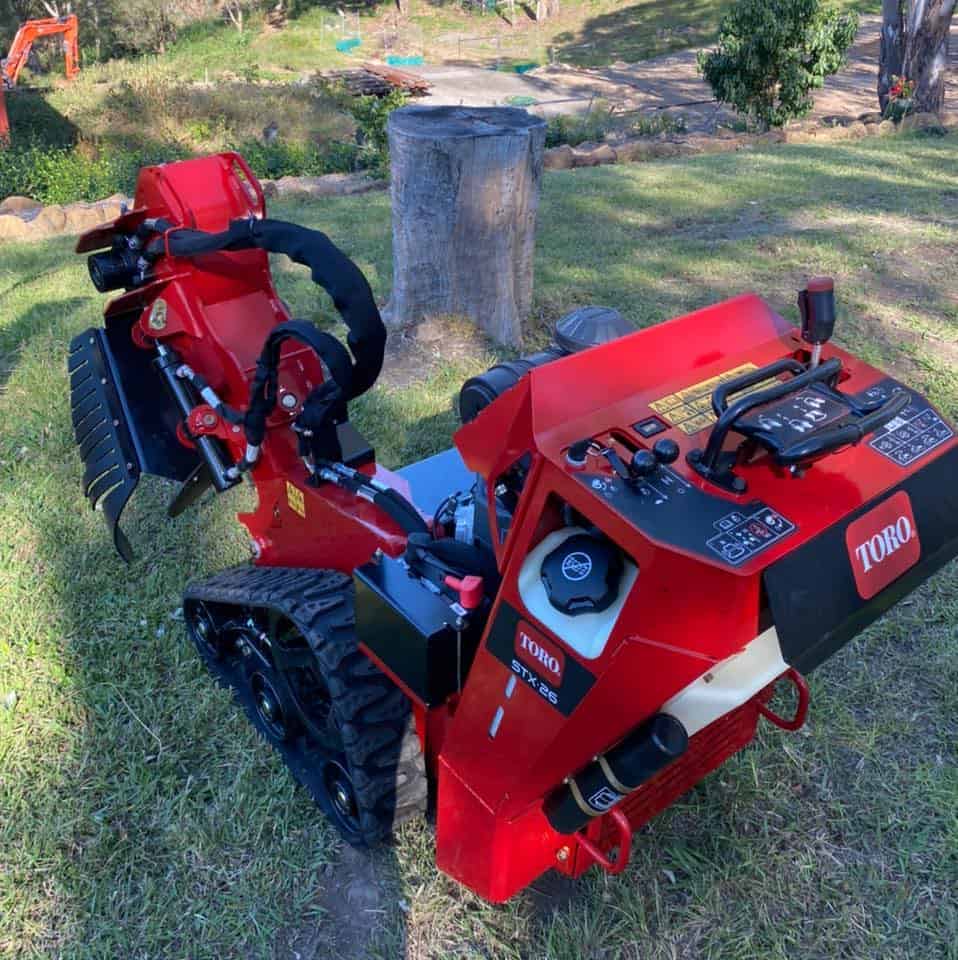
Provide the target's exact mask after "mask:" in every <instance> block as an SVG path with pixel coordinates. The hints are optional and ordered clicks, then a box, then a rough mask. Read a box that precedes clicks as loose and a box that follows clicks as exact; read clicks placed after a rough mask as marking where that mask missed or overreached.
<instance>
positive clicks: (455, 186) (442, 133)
mask: <svg viewBox="0 0 958 960" xmlns="http://www.w3.org/2000/svg"><path fill="white" fill-rule="evenodd" d="M388 134H389V153H390V157H391V166H392V186H391V189H392V221H393V292H392V299H391V301H390V305H389V308H388V310H387V316H388V319H389V322H390V324H393V325H396V326H403V325H406V324H409V323H417V322H418V321H420V320H422V319H423V318H424V317H428V316H436V315H441V314H455V315H459V316H467V317H470V318H472V319H473V320H475V321H476V323H477V324H478V325H479V327H480V328H481V329H482V330H483V331H485V332H486V333H487V334H488V335H489V336H490V337H492V339H493V340H495V341H496V342H498V343H503V344H508V345H510V346H518V345H519V344H520V342H521V339H522V321H523V320H524V319H525V318H526V317H527V316H528V314H529V310H530V307H531V305H532V271H533V254H534V246H535V225H536V211H537V208H538V205H539V181H540V180H541V178H542V157H543V149H544V146H545V134H546V125H545V122H544V121H543V120H541V119H539V118H538V117H533V116H532V115H531V114H529V113H527V112H526V111H525V110H519V109H517V108H515V107H424V106H411V107H403V108H402V109H400V110H395V111H394V112H393V113H392V114H391V116H390V117H389V124H388Z"/></svg>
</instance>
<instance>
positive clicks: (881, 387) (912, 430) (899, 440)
mask: <svg viewBox="0 0 958 960" xmlns="http://www.w3.org/2000/svg"><path fill="white" fill-rule="evenodd" d="M899 386H902V385H901V384H899V383H898V382H897V381H896V380H892V379H891V378H889V379H887V380H883V381H882V382H881V383H878V384H876V385H875V386H874V387H871V388H870V389H869V390H866V391H865V392H864V393H863V394H861V397H860V398H861V399H865V400H878V399H881V398H882V397H887V396H889V395H890V394H891V391H892V389H894V388H895V387H899ZM906 389H907V388H906ZM908 393H909V394H910V395H911V403H909V404H908V406H907V407H905V409H904V410H903V411H902V412H901V413H900V414H899V415H898V416H897V417H895V419H894V420H891V421H889V422H888V423H887V424H885V426H884V427H882V428H881V429H880V430H878V431H877V432H876V433H875V435H874V437H872V439H871V440H870V441H869V446H870V447H871V448H872V449H873V450H876V451H877V452H878V453H880V454H881V455H882V456H883V457H887V458H888V459H889V460H891V461H892V463H897V464H898V466H900V467H908V466H911V464H913V463H914V462H915V461H916V460H919V459H921V458H922V457H924V456H925V455H926V454H928V453H930V452H931V451H932V450H934V449H935V448H936V447H940V446H941V445H942V444H943V443H944V442H945V441H946V440H950V439H951V438H952V437H953V436H954V435H955V434H954V431H953V430H952V429H951V427H950V426H949V425H948V424H947V423H945V421H944V420H942V419H941V417H939V416H938V414H937V413H936V412H935V410H934V409H933V408H932V407H931V404H929V403H928V401H927V400H926V399H925V398H924V397H922V396H920V395H919V394H917V393H915V392H914V391H913V390H909V391H908Z"/></svg>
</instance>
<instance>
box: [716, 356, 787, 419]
mask: <svg viewBox="0 0 958 960" xmlns="http://www.w3.org/2000/svg"><path fill="white" fill-rule="evenodd" d="M804 372H805V368H804V367H803V366H802V365H801V364H800V363H799V362H798V361H797V360H793V359H792V358H791V357H785V358H783V359H782V360H776V361H775V363H770V364H768V366H765V367H760V368H759V369H758V370H750V371H749V372H748V373H743V374H742V375H741V376H738V377H736V378H735V379H734V380H729V381H727V382H726V383H721V384H719V385H718V386H717V387H716V388H715V390H714V391H713V392H712V409H713V410H714V411H715V415H716V416H717V417H720V416H721V415H722V414H723V413H724V412H725V410H726V408H727V407H728V398H729V396H730V395H731V394H733V393H740V392H741V391H742V390H747V389H748V388H749V387H753V386H755V384H756V383H761V382H762V381H763V380H768V379H770V378H771V377H777V376H778V375H779V374H780V373H792V374H795V376H798V375H799V374H801V373H804Z"/></svg>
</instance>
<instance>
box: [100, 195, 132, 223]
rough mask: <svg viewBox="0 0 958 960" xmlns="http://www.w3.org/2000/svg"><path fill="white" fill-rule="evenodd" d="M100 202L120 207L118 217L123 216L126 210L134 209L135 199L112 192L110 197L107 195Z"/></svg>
mask: <svg viewBox="0 0 958 960" xmlns="http://www.w3.org/2000/svg"><path fill="white" fill-rule="evenodd" d="M99 202H100V204H105V205H109V206H110V207H111V208H113V207H117V208H119V210H120V212H119V213H118V214H116V216H117V217H121V216H123V212H124V210H132V209H133V199H132V198H131V197H127V196H125V195H124V194H122V193H114V194H111V195H110V196H109V197H105V198H104V199H103V200H100V201H99Z"/></svg>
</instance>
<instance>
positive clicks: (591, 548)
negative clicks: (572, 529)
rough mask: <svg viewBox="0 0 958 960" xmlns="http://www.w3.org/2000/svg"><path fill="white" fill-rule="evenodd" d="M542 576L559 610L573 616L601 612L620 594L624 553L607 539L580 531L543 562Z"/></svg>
mask: <svg viewBox="0 0 958 960" xmlns="http://www.w3.org/2000/svg"><path fill="white" fill-rule="evenodd" d="M540 576H541V577H542V583H543V585H544V586H545V589H546V596H548V598H549V603H551V604H552V606H553V607H555V608H556V610H558V611H560V612H561V613H564V614H567V615H568V616H572V617H574V616H578V615H579V614H581V613H601V612H602V611H603V610H606V609H608V608H609V607H610V606H611V605H612V604H613V603H614V602H615V600H616V598H617V597H618V595H619V581H620V579H621V577H622V555H621V554H620V553H619V551H618V550H616V549H615V547H613V546H612V545H611V544H610V543H608V542H606V541H605V540H601V539H599V538H598V537H593V536H590V535H589V534H586V533H578V534H575V535H574V536H571V537H569V538H568V539H567V540H564V541H563V542H562V543H561V544H559V546H558V547H556V548H555V550H553V551H552V552H551V553H550V554H549V555H548V556H547V557H546V558H545V560H543V561H542V569H541V571H540Z"/></svg>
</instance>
